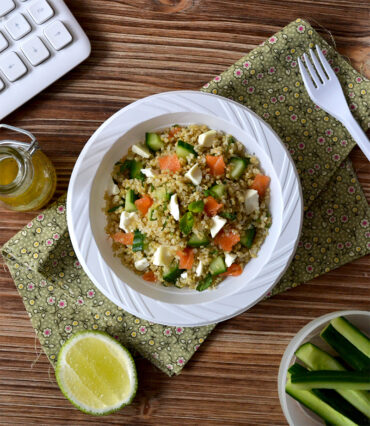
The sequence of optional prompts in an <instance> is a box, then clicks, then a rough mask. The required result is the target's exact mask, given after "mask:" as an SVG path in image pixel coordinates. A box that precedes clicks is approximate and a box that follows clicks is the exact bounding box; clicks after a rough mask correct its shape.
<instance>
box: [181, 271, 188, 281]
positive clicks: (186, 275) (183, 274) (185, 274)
mask: <svg viewBox="0 0 370 426" xmlns="http://www.w3.org/2000/svg"><path fill="white" fill-rule="evenodd" d="M187 277H188V273H187V272H183V273H182V274H181V275H180V278H182V279H183V280H186V278H187Z"/></svg>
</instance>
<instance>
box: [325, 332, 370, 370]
mask: <svg viewBox="0 0 370 426" xmlns="http://www.w3.org/2000/svg"><path fill="white" fill-rule="evenodd" d="M320 336H321V337H322V338H323V339H324V340H325V341H326V342H327V343H329V345H330V346H331V347H332V348H333V349H334V350H335V351H336V352H338V354H339V355H340V356H341V358H342V359H343V361H345V362H346V363H347V364H348V365H349V366H351V367H352V368H353V369H355V370H370V358H368V357H367V356H366V355H365V354H364V353H362V352H361V351H359V350H358V349H357V348H356V346H354V345H352V343H351V342H349V341H348V340H347V339H346V338H345V337H343V336H342V335H341V334H340V333H338V332H337V330H336V329H335V328H334V327H333V326H332V325H331V324H328V326H327V327H325V328H324V330H323V331H322V332H321V333H320Z"/></svg>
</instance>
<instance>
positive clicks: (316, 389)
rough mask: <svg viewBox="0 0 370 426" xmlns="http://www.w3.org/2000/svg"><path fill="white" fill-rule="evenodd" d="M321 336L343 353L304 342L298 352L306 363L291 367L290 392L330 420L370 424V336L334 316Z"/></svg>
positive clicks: (289, 372) (341, 422) (330, 421)
mask: <svg viewBox="0 0 370 426" xmlns="http://www.w3.org/2000/svg"><path fill="white" fill-rule="evenodd" d="M320 337H321V338H322V339H323V340H324V341H325V342H326V343H328V344H329V345H330V346H331V347H332V349H333V350H334V351H335V352H336V353H337V354H338V355H339V357H338V356H335V357H334V356H332V355H330V354H329V353H327V352H325V351H324V350H322V349H321V348H319V347H318V346H316V345H314V344H312V343H311V342H307V343H304V344H303V345H301V346H300V347H299V348H298V349H297V351H296V352H295V355H296V357H297V359H298V360H300V361H301V362H302V363H303V364H304V366H303V365H299V364H294V365H293V366H291V367H290V368H289V370H288V380H287V383H286V392H287V393H288V394H289V395H291V396H292V397H293V398H295V399H296V400H297V401H299V402H300V403H301V404H303V405H305V406H306V407H308V408H310V409H311V410H312V411H314V412H315V413H316V414H318V415H319V416H320V417H321V418H322V419H323V420H324V421H325V422H326V423H327V424H336V425H342V424H343V425H348V424H358V425H369V424H370V392H368V390H370V357H369V356H368V354H369V345H370V340H369V338H368V337H367V336H366V335H365V334H363V333H362V332H361V331H360V330H358V329H357V328H356V327H355V326H354V325H353V324H351V323H350V322H349V321H347V320H346V319H345V318H341V317H339V318H335V319H334V320H332V321H331V322H330V323H329V324H328V325H327V326H326V327H325V328H324V329H323V330H322V332H321V334H320ZM305 367H306V368H305ZM328 407H329V408H328Z"/></svg>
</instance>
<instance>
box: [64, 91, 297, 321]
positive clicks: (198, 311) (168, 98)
mask: <svg viewBox="0 0 370 426" xmlns="http://www.w3.org/2000/svg"><path fill="white" fill-rule="evenodd" d="M175 123H177V124H190V123H199V124H201V123H203V124H206V125H208V126H209V127H210V128H212V129H216V130H222V131H224V132H226V133H230V134H232V135H233V136H235V137H236V139H238V140H240V141H241V142H242V143H243V144H244V145H245V146H246V148H247V150H248V151H249V152H250V153H253V154H255V155H257V157H258V158H259V160H260V161H261V167H262V169H263V171H264V172H265V173H266V174H267V175H268V176H270V177H271V204H270V211H271V214H272V226H271V228H270V232H269V235H268V236H267V238H266V240H265V242H264V244H263V245H262V247H261V250H260V252H259V255H258V257H257V258H255V259H253V260H252V261H251V262H249V263H248V265H247V266H246V267H245V269H244V271H243V274H242V275H240V276H239V277H228V278H227V279H226V280H224V281H223V282H222V283H221V284H220V285H219V286H218V287H217V289H215V290H208V291H204V292H201V293H200V292H197V291H195V290H189V289H178V288H176V287H164V286H162V285H160V284H152V283H148V282H145V281H144V280H143V279H141V278H140V277H139V276H138V275H136V274H135V273H134V272H133V271H131V270H129V269H128V268H126V267H124V266H123V265H122V264H121V262H120V260H119V259H118V258H116V257H114V256H113V253H112V249H111V242H110V239H108V238H107V235H106V234H105V232H104V228H105V226H106V219H105V215H104V212H103V210H102V209H103V208H104V200H103V195H104V192H105V190H106V189H107V188H108V185H109V183H110V180H111V177H110V173H111V171H112V169H113V165H114V163H115V162H116V161H117V159H119V158H121V157H122V156H123V155H124V154H126V153H127V150H128V148H129V147H130V146H131V145H132V144H134V143H136V142H138V141H139V140H143V136H144V133H145V132H148V131H153V130H157V129H161V128H164V127H167V126H170V125H172V124H175ZM302 212H303V205H302V194H301V187H300V183H299V178H298V175H297V172H296V169H295V166H294V163H293V161H292V159H291V157H290V155H289V153H288V152H287V150H286V148H285V146H284V145H283V143H282V142H281V141H280V139H279V138H278V136H277V135H276V134H275V133H274V132H273V130H272V129H271V128H270V127H269V126H268V125H267V124H266V123H265V122H264V121H262V120H261V119H260V118H259V117H258V116H257V115H255V114H254V113H253V112H252V111H250V110H248V109H247V108H245V107H242V106H241V105H239V104H238V103H236V102H233V101H230V100H228V99H225V98H222V97H219V96H215V95H210V94H206V93H201V92H193V91H181V92H167V93H161V94H158V95H154V96H149V97H147V98H144V99H141V100H139V101H137V102H134V103H133V104H131V105H129V106H127V107H125V108H123V109H122V110H120V111H118V112H117V113H116V114H115V115H113V116H112V117H111V118H110V119H109V120H107V121H106V122H105V123H104V124H103V125H102V126H101V127H100V128H99V129H98V130H97V131H96V132H95V133H94V135H93V136H92V137H91V138H90V140H89V141H88V142H87V144H86V145H85V147H84V149H83V150H82V152H81V154H80V156H79V158H78V160H77V162H76V165H75V167H74V170H73V173H72V177H71V181H70V184H69V188H68V198H67V218H68V227H69V231H70V235H71V240H72V244H73V247H74V249H75V252H76V255H77V257H78V259H79V261H80V263H81V265H82V267H83V268H84V270H85V271H86V273H87V274H88V276H89V277H90V279H91V280H92V281H93V283H94V284H95V285H96V286H97V287H98V289H99V290H100V291H101V292H102V293H104V294H105V296H107V297H108V298H109V299H110V300H111V301H112V302H114V303H115V304H117V305H118V306H120V307H122V308H123V309H125V310H126V311H128V312H130V313H132V314H134V315H136V316H138V317H141V318H143V319H146V320H148V321H152V322H155V323H160V324H166V325H174V326H176V325H182V326H200V325H206V324H212V323H217V322H220V321H223V320H226V319H228V318H230V317H233V316H235V315H237V314H239V313H241V312H243V311H245V310H246V309H248V308H250V307H251V306H253V305H254V304H255V303H257V301H259V300H260V299H261V298H262V297H263V296H264V295H265V294H266V293H267V292H268V291H269V290H271V288H272V287H273V286H274V284H276V282H277V281H278V280H279V278H280V277H281V276H282V275H283V273H284V271H285V270H286V268H287V267H288V265H289V263H290V260H291V258H292V256H293V254H294V251H295V248H296V245H297V242H298V238H299V235H300V230H301V224H302Z"/></svg>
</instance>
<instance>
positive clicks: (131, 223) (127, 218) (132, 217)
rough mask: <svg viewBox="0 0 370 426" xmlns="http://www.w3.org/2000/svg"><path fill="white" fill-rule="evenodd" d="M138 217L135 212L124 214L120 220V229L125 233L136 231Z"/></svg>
mask: <svg viewBox="0 0 370 426" xmlns="http://www.w3.org/2000/svg"><path fill="white" fill-rule="evenodd" d="M138 218H139V217H138V215H137V214H136V213H135V212H132V213H129V212H126V211H124V212H122V213H121V217H120V220H119V227H120V228H121V229H123V230H124V231H125V232H132V231H135V229H136V221H137V219H138Z"/></svg>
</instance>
